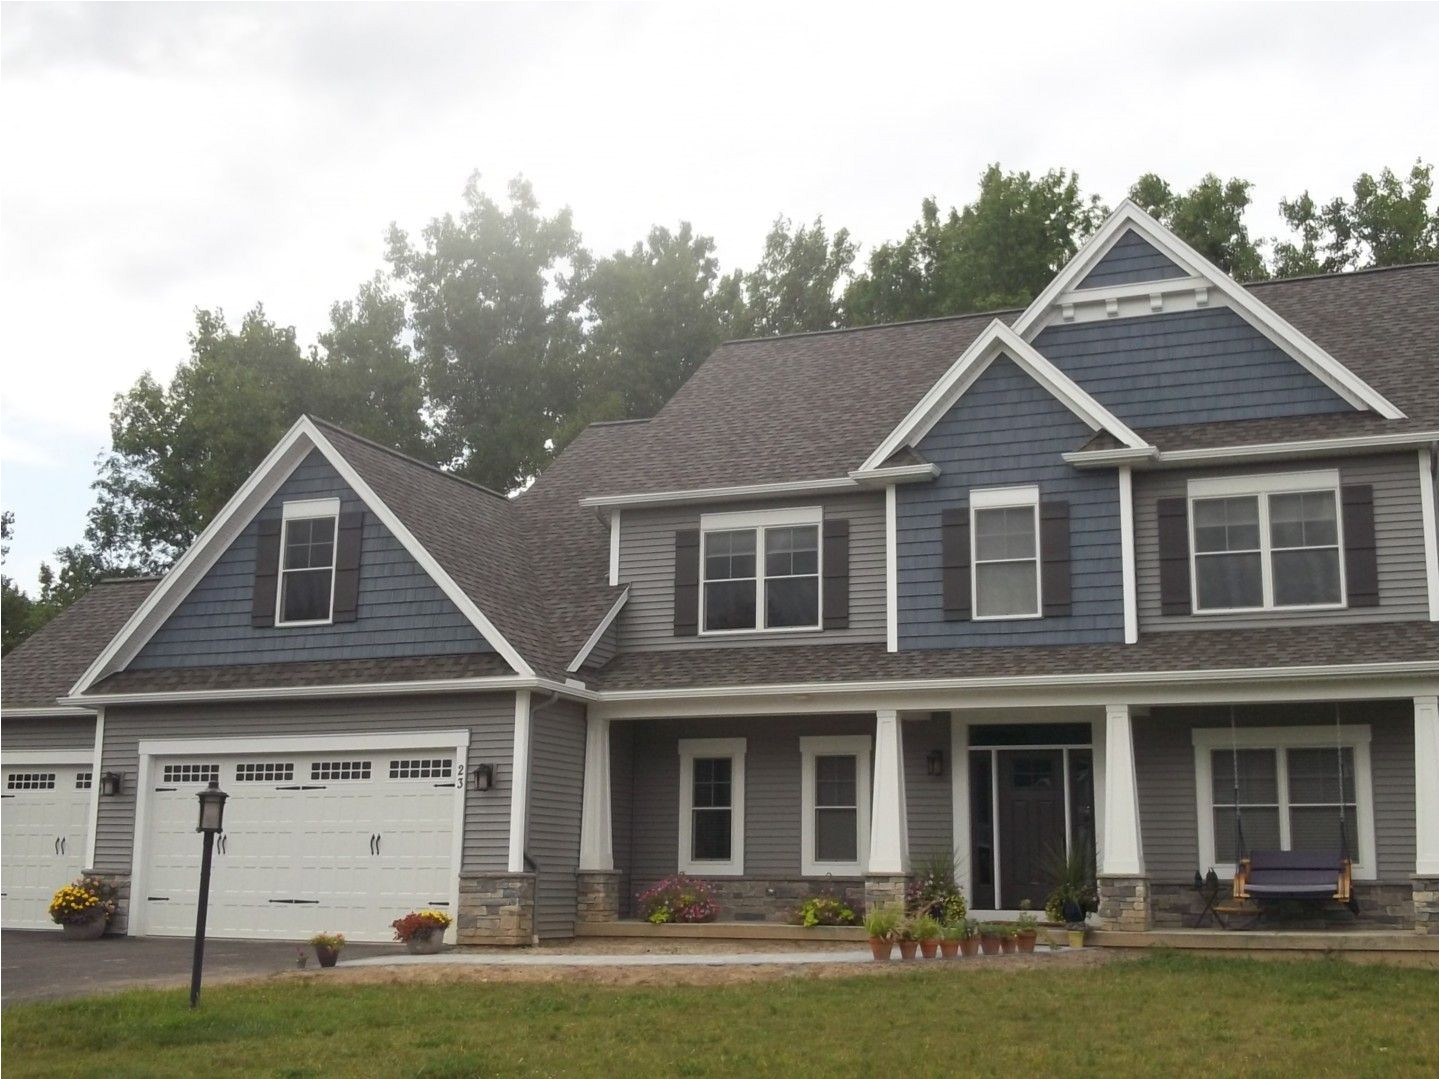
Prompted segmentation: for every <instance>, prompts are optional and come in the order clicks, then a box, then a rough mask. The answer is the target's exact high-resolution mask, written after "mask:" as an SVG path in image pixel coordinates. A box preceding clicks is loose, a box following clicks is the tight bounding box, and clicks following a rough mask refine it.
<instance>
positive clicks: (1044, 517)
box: [1040, 500, 1070, 617]
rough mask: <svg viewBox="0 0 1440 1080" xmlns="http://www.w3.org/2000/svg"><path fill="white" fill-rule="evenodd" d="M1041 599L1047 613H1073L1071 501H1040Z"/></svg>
mask: <svg viewBox="0 0 1440 1080" xmlns="http://www.w3.org/2000/svg"><path fill="white" fill-rule="evenodd" d="M1040 598H1041V602H1042V604H1043V607H1042V609H1041V610H1042V613H1043V614H1044V615H1046V616H1047V617H1048V616H1051V615H1069V614H1070V504H1069V503H1068V502H1065V501H1063V500H1056V501H1054V502H1042V503H1041V504H1040Z"/></svg>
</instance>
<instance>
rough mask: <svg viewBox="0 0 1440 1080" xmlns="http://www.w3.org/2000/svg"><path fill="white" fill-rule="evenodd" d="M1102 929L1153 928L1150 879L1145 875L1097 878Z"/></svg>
mask: <svg viewBox="0 0 1440 1080" xmlns="http://www.w3.org/2000/svg"><path fill="white" fill-rule="evenodd" d="M1096 884H1097V885H1098V887H1099V893H1100V910H1099V911H1098V912H1097V913H1096V917H1097V921H1098V923H1099V926H1100V929H1102V930H1149V929H1150V879H1149V878H1148V877H1146V876H1145V875H1143V874H1135V875H1131V874H1100V875H1099V876H1098V877H1097V878H1096Z"/></svg>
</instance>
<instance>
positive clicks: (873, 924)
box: [865, 905, 905, 941]
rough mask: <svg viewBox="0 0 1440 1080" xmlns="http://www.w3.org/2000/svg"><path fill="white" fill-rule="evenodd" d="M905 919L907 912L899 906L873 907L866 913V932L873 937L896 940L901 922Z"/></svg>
mask: <svg viewBox="0 0 1440 1080" xmlns="http://www.w3.org/2000/svg"><path fill="white" fill-rule="evenodd" d="M904 921H905V913H904V912H902V911H901V910H900V909H899V908H898V907H894V906H889V905H887V906H885V907H877V908H871V909H870V910H869V911H867V912H866V913H865V933H866V934H868V935H869V936H870V937H872V938H883V939H885V940H886V941H894V940H895V939H896V938H897V937H898V936H899V934H900V924H901V923H903V922H904Z"/></svg>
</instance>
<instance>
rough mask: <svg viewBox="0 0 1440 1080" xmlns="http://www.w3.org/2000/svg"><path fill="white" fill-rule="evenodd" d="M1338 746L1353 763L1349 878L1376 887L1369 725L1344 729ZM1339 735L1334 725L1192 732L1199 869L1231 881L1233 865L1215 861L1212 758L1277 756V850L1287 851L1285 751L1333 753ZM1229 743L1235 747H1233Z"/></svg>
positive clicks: (1287, 808)
mask: <svg viewBox="0 0 1440 1080" xmlns="http://www.w3.org/2000/svg"><path fill="white" fill-rule="evenodd" d="M1338 735H1339V741H1340V745H1341V746H1343V747H1345V748H1347V749H1348V750H1350V752H1351V753H1352V754H1353V755H1354V758H1355V820H1354V821H1353V822H1350V821H1348V820H1347V823H1346V824H1347V828H1349V829H1351V830H1352V831H1351V833H1350V837H1349V839H1350V842H1351V844H1352V847H1353V849H1352V851H1351V852H1350V862H1351V868H1350V872H1351V876H1352V877H1354V878H1356V879H1358V880H1363V881H1374V880H1375V877H1376V873H1377V867H1376V862H1375V860H1376V854H1375V789H1374V782H1373V779H1372V777H1371V775H1370V725H1369V724H1342V725H1340V731H1339V733H1338ZM1336 736H1337V733H1336V731H1335V725H1334V724H1313V725H1305V726H1296V727H1245V728H1239V729H1237V730H1236V731H1235V732H1234V733H1233V736H1232V733H1231V730H1230V729H1229V728H1193V729H1191V732H1190V740H1191V743H1192V744H1193V745H1194V748H1195V814H1196V826H1197V833H1198V836H1199V855H1200V869H1201V870H1202V871H1203V870H1206V869H1208V868H1210V867H1214V868H1215V872H1216V873H1217V874H1219V875H1221V876H1222V877H1228V876H1233V875H1234V873H1235V864H1234V863H1218V862H1216V861H1215V808H1214V806H1213V805H1212V803H1211V796H1212V789H1213V786H1214V772H1213V770H1212V768H1211V757H1210V755H1211V753H1212V752H1214V751H1217V750H1219V751H1227V750H1229V749H1230V748H1231V746H1234V747H1236V748H1237V749H1240V750H1271V751H1273V752H1274V753H1275V757H1276V762H1275V770H1276V772H1275V778H1276V786H1277V792H1278V799H1279V803H1280V815H1279V816H1280V846H1281V847H1282V848H1283V849H1285V850H1287V851H1288V850H1289V849H1290V784H1289V760H1288V755H1287V754H1286V751H1288V750H1302V749H1321V750H1330V751H1332V752H1333V751H1334V749H1335V741H1336ZM1232 737H1233V740H1234V741H1233V742H1232V741H1231V740H1232Z"/></svg>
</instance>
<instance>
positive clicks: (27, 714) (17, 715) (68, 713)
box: [0, 698, 95, 720]
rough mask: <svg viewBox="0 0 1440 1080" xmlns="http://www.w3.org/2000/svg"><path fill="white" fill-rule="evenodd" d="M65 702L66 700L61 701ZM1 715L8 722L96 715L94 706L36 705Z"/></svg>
mask: <svg viewBox="0 0 1440 1080" xmlns="http://www.w3.org/2000/svg"><path fill="white" fill-rule="evenodd" d="M59 700H65V699H63V698H62V699H59ZM0 715H3V716H4V717H5V719H7V720H49V719H55V720H59V719H63V718H65V717H88V716H94V715H95V708H94V706H90V705H87V706H84V707H80V706H68V705H36V706H32V707H30V708H25V709H0Z"/></svg>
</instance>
